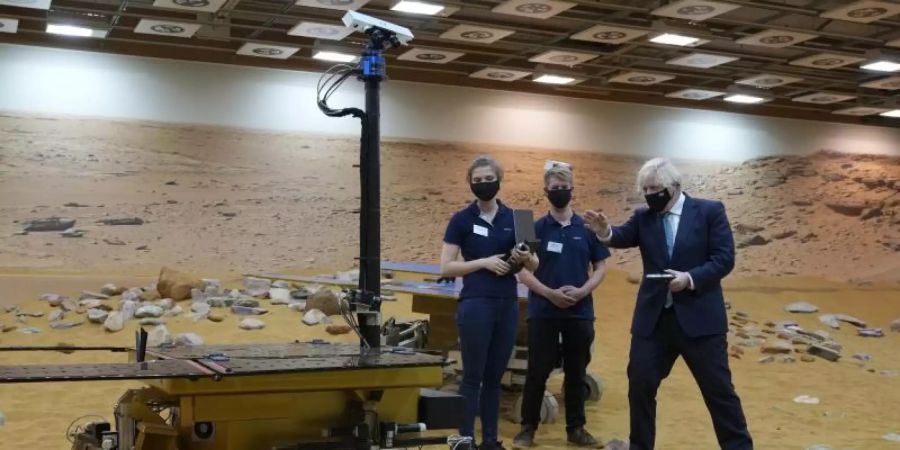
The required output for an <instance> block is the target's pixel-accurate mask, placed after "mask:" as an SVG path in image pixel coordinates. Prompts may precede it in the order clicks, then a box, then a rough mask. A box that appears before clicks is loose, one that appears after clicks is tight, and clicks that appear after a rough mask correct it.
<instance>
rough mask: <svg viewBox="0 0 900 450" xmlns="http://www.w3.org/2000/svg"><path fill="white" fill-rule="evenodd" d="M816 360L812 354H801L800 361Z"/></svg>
mask: <svg viewBox="0 0 900 450" xmlns="http://www.w3.org/2000/svg"><path fill="white" fill-rule="evenodd" d="M815 360H816V358H815V357H813V356H812V355H800V361H803V362H814V361H815Z"/></svg>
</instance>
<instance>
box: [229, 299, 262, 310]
mask: <svg viewBox="0 0 900 450" xmlns="http://www.w3.org/2000/svg"><path fill="white" fill-rule="evenodd" d="M232 305H234V306H241V307H244V308H257V307H259V300H257V299H255V298H240V299H237V300H235V301H234V303H232Z"/></svg>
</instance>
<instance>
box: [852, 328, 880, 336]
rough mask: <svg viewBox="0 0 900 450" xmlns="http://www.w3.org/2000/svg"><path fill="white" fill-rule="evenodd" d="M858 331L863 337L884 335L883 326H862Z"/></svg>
mask: <svg viewBox="0 0 900 450" xmlns="http://www.w3.org/2000/svg"><path fill="white" fill-rule="evenodd" d="M856 332H857V334H859V335H860V336H862V337H884V331H883V330H882V329H881V328H860V329H859V330H857V331H856Z"/></svg>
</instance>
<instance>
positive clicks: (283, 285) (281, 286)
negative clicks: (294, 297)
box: [272, 280, 291, 289]
mask: <svg viewBox="0 0 900 450" xmlns="http://www.w3.org/2000/svg"><path fill="white" fill-rule="evenodd" d="M272 287H273V288H278V289H290V288H291V284H290V283H288V282H287V281H284V280H275V281H273V282H272Z"/></svg>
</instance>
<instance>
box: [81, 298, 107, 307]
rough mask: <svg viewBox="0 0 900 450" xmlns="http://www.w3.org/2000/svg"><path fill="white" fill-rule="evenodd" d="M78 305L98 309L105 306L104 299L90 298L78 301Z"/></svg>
mask: <svg viewBox="0 0 900 450" xmlns="http://www.w3.org/2000/svg"><path fill="white" fill-rule="evenodd" d="M78 306H80V307H82V308H87V309H96V308H99V307H101V306H103V300H97V299H89V300H82V301H80V302H78Z"/></svg>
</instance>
